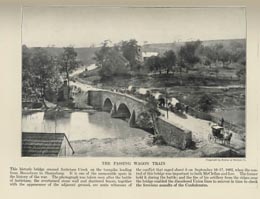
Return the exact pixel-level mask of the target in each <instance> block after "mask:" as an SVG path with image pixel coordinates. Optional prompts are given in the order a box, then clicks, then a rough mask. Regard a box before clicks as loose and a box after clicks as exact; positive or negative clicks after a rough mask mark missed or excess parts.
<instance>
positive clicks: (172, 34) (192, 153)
mask: <svg viewBox="0 0 260 199" xmlns="http://www.w3.org/2000/svg"><path fill="white" fill-rule="evenodd" d="M21 27H22V35H21V40H22V44H21V48H22V61H21V62H22V88H21V89H22V99H21V101H22V102H21V106H22V129H21V156H22V157H43V156H44V157H162V158H177V157H187V158H196V157H197V158H205V157H207V158H211V157H212V158H214V157H237V158H243V157H246V65H247V63H246V9H245V8H244V7H201V8H200V7H196V8H193V7H186V8H185V7H183V8H180V7H88V6H49V7H48V6H46V7H33V6H32V7H23V9H22V24H21Z"/></svg>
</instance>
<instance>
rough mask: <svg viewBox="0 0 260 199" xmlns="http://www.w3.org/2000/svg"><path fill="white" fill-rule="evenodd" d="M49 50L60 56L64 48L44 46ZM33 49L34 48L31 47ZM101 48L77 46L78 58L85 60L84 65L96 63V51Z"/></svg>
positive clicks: (51, 53)
mask: <svg viewBox="0 0 260 199" xmlns="http://www.w3.org/2000/svg"><path fill="white" fill-rule="evenodd" d="M43 48H44V49H45V50H47V52H48V53H49V54H50V55H52V56H59V55H60V54H61V53H62V52H63V48H59V47H43ZM30 49H31V50H33V49H34V47H33V48H30ZM99 49H100V48H99V47H96V48H92V47H91V48H90V47H86V48H75V51H76V52H77V53H78V59H79V60H81V61H82V62H83V64H84V65H90V64H93V63H95V60H94V59H93V57H94V55H95V52H96V51H98V50H99Z"/></svg>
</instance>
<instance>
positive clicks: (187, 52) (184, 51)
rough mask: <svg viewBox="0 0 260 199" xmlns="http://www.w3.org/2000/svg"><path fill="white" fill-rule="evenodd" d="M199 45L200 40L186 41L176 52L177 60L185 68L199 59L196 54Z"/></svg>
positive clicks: (191, 65)
mask: <svg viewBox="0 0 260 199" xmlns="http://www.w3.org/2000/svg"><path fill="white" fill-rule="evenodd" d="M200 46H201V41H199V40H198V41H192V42H186V43H185V45H184V46H182V47H181V48H180V51H179V53H178V55H179V59H180V60H179V62H180V63H182V65H183V66H185V67H186V68H188V67H193V66H194V65H195V64H196V63H198V62H199V61H200V58H199V56H198V49H199V47H200Z"/></svg>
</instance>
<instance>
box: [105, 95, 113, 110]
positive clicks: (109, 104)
mask: <svg viewBox="0 0 260 199" xmlns="http://www.w3.org/2000/svg"><path fill="white" fill-rule="evenodd" d="M112 107H113V104H112V102H111V100H110V99H109V98H106V99H105V101H104V104H103V107H102V110H103V111H106V112H110V111H111V110H112Z"/></svg>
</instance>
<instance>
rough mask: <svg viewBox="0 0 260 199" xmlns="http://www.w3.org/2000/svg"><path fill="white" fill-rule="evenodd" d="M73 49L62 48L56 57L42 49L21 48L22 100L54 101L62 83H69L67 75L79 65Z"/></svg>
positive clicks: (24, 46)
mask: <svg viewBox="0 0 260 199" xmlns="http://www.w3.org/2000/svg"><path fill="white" fill-rule="evenodd" d="M80 64H81V63H80V61H79V60H77V53H76V52H75V50H74V48H73V47H71V46H70V47H65V48H63V52H62V53H61V54H60V55H58V56H52V55H50V54H49V53H48V52H47V51H46V50H45V49H44V48H41V47H35V48H28V47H27V46H26V45H23V46H22V95H23V96H22V98H23V100H28V99H30V100H35V101H39V100H40V101H43V99H47V100H50V101H54V100H55V98H57V95H58V89H59V88H60V87H61V86H62V84H63V82H64V81H67V82H68V85H69V82H70V79H69V73H70V72H72V71H73V70H74V69H76V68H77V67H78V66H79V65H80Z"/></svg>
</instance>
